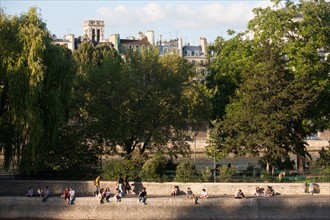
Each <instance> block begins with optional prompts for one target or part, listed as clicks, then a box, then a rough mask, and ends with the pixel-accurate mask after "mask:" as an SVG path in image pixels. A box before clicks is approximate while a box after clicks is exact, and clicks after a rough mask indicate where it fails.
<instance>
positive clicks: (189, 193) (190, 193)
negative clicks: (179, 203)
mask: <svg viewBox="0 0 330 220" xmlns="http://www.w3.org/2000/svg"><path fill="white" fill-rule="evenodd" d="M179 192H180V190H179V186H177V185H174V186H173V188H172V192H171V195H172V196H177V195H179ZM208 197H209V195H208V193H207V191H206V189H202V192H201V194H200V196H195V194H194V193H193V191H192V190H191V188H190V187H188V188H187V192H186V198H187V199H194V201H195V204H198V199H199V198H200V199H207V198H208Z"/></svg>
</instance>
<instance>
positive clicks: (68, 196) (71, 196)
mask: <svg viewBox="0 0 330 220" xmlns="http://www.w3.org/2000/svg"><path fill="white" fill-rule="evenodd" d="M75 194H76V192H75V191H74V189H72V187H70V188H69V189H68V188H67V187H66V188H65V189H64V192H63V195H61V197H62V198H64V200H65V202H66V203H68V204H70V205H73V204H74V201H75V200H76V196H75Z"/></svg>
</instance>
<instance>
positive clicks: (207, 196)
mask: <svg viewBox="0 0 330 220" xmlns="http://www.w3.org/2000/svg"><path fill="white" fill-rule="evenodd" d="M199 198H201V199H207V198H209V194H208V193H207V191H206V189H202V193H201V195H200V197H199Z"/></svg>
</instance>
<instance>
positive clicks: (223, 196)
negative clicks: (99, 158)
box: [0, 180, 330, 220]
mask: <svg viewBox="0 0 330 220" xmlns="http://www.w3.org/2000/svg"><path fill="white" fill-rule="evenodd" d="M0 183H1V190H0V219H150V220H151V219H164V220H165V219H306V220H307V219H329V217H330V194H329V188H330V183H322V184H321V183H320V184H319V189H318V190H319V191H318V192H317V193H316V194H314V195H309V194H307V193H305V192H304V191H303V189H302V186H303V183H285V184H281V183H276V184H275V183H262V184H261V183H138V182H135V183H134V182H132V183H131V184H132V185H133V190H137V189H139V188H140V187H141V186H142V185H143V186H144V187H146V188H147V192H148V199H147V205H142V204H141V203H138V201H137V195H136V192H135V193H134V194H132V195H128V196H125V197H123V198H122V200H121V202H116V200H115V199H114V198H111V202H110V203H104V204H100V203H99V201H98V200H97V199H96V198H95V197H93V196H92V191H93V190H94V187H93V184H92V181H71V182H69V181H26V180H25V181H19V180H11V181H10V180H7V181H0ZM174 184H175V185H179V187H180V190H181V194H180V195H179V196H176V197H173V196H170V195H169V193H170V191H171V187H172V186H173V185H174ZM35 185H41V186H44V185H47V186H49V188H50V190H51V192H52V196H51V197H50V198H49V199H48V200H47V201H46V202H42V201H41V198H39V197H32V198H29V197H26V196H25V194H26V190H27V187H29V186H33V187H34V188H35ZM256 185H257V186H260V187H265V186H267V185H272V186H273V188H274V189H275V192H277V195H276V196H274V197H255V196H254V195H253V189H254V187H255V186H256ZM65 186H73V187H74V188H75V189H76V195H77V198H76V202H75V204H74V205H68V204H66V203H65V202H64V200H63V199H62V198H61V197H60V192H61V190H62V187H65ZM107 186H109V187H110V188H111V191H112V192H114V187H115V183H114V182H105V181H103V182H101V187H107ZM187 186H189V187H191V189H192V190H193V192H194V193H195V194H196V195H199V194H200V190H201V189H202V188H206V189H207V190H208V192H209V194H210V198H209V199H204V200H201V199H199V201H198V204H195V203H194V201H193V200H192V199H186V198H185V194H184V191H185V190H186V187H187ZM12 188H16V191H11V189H12ZM237 188H242V190H243V192H244V193H245V195H246V196H247V199H234V198H233V195H234V194H233V193H232V191H233V190H234V189H235V190H236V189H237ZM148 189H149V190H148ZM8 190H10V191H11V192H12V194H9V195H8V193H10V191H8ZM22 190H24V193H23V194H21V193H22V192H21V191H22Z"/></svg>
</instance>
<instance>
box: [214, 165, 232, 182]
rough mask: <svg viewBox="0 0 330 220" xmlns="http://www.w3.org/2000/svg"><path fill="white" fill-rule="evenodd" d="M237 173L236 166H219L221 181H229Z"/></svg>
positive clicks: (219, 178)
mask: <svg viewBox="0 0 330 220" xmlns="http://www.w3.org/2000/svg"><path fill="white" fill-rule="evenodd" d="M234 175H235V167H219V176H218V180H219V181H220V182H229V181H231V180H232V177H233V176H234Z"/></svg>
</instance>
